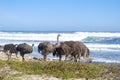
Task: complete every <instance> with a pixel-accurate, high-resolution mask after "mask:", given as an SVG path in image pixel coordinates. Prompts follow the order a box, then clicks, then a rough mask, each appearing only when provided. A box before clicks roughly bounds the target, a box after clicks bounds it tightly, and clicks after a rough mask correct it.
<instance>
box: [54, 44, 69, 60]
mask: <svg viewBox="0 0 120 80" xmlns="http://www.w3.org/2000/svg"><path fill="white" fill-rule="evenodd" d="M70 53H71V48H70V47H69V46H68V45H66V44H65V43H64V42H61V43H60V45H59V47H56V48H55V50H54V52H53V56H55V55H56V56H57V57H59V61H61V58H62V55H65V56H66V57H65V60H66V59H67V57H68V56H69V55H71V54H70Z"/></svg>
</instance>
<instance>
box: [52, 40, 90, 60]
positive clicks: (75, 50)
mask: <svg viewBox="0 0 120 80" xmlns="http://www.w3.org/2000/svg"><path fill="white" fill-rule="evenodd" d="M55 55H57V56H58V57H59V60H61V58H62V55H66V57H65V60H66V59H67V57H68V56H71V58H72V57H74V62H77V59H78V58H79V60H80V57H81V56H83V57H84V59H85V60H88V59H89V49H88V48H87V47H86V46H85V45H84V44H83V43H82V42H79V41H65V42H61V43H60V45H59V46H58V47H57V48H55V51H54V53H53V56H55Z"/></svg>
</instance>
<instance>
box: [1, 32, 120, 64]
mask: <svg viewBox="0 0 120 80" xmlns="http://www.w3.org/2000/svg"><path fill="white" fill-rule="evenodd" d="M57 34H61V37H60V42H63V41H71V40H72V41H81V42H83V43H84V44H85V45H86V46H87V47H88V48H89V49H90V57H91V58H92V60H93V62H100V63H118V64H120V33H119V32H75V31H0V45H5V44H9V43H14V44H20V43H28V44H30V45H32V44H34V45H35V46H34V51H33V53H31V54H29V55H30V56H35V57H38V58H42V55H41V54H40V53H38V51H37V46H38V44H39V43H40V42H43V41H50V42H52V43H56V37H57ZM48 58H51V59H54V58H55V59H58V58H57V57H53V56H52V54H50V55H48Z"/></svg>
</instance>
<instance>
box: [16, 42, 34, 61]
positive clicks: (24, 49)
mask: <svg viewBox="0 0 120 80" xmlns="http://www.w3.org/2000/svg"><path fill="white" fill-rule="evenodd" d="M16 50H17V51H19V52H20V55H21V56H22V61H24V60H25V59H24V55H25V54H30V53H32V52H33V45H32V46H30V45H28V44H26V43H23V44H19V45H18V46H17V48H16Z"/></svg>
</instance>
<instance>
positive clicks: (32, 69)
mask: <svg viewBox="0 0 120 80" xmlns="http://www.w3.org/2000/svg"><path fill="white" fill-rule="evenodd" d="M6 64H7V65H9V66H10V68H11V69H13V70H16V71H18V72H22V73H23V74H28V75H33V74H34V75H47V76H53V77H56V78H62V79H68V78H88V79H96V78H99V77H103V76H105V75H106V76H107V77H109V75H108V74H110V73H112V74H116V73H118V74H119V69H120V68H119V67H120V66H119V65H117V66H112V67H111V66H110V65H100V64H84V63H77V62H76V63H75V62H65V61H61V62H58V61H37V62H35V61H33V62H32V61H26V62H19V61H3V60H0V68H1V67H4V65H6ZM106 76H105V77H106ZM112 76H113V75H112ZM114 76H115V75H114Z"/></svg>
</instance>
